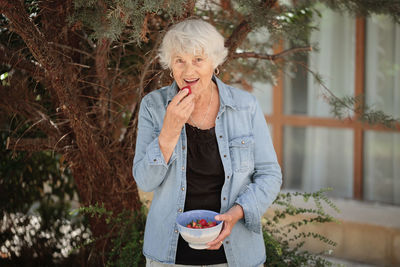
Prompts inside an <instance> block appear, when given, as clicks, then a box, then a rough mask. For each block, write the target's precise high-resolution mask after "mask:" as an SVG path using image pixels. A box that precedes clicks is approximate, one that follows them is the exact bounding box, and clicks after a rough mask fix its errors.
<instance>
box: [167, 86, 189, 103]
mask: <svg viewBox="0 0 400 267" xmlns="http://www.w3.org/2000/svg"><path fill="white" fill-rule="evenodd" d="M188 94H189V89H183V90H180V91H179V92H178V93H177V94H176V96H174V98H172V100H171V103H172V104H175V105H177V104H178V103H179V102H181V101H182V99H184V98H185V96H187V95H188Z"/></svg>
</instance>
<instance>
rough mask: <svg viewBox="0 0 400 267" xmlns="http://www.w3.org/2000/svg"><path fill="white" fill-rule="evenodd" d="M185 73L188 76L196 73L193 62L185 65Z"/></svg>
mask: <svg viewBox="0 0 400 267" xmlns="http://www.w3.org/2000/svg"><path fill="white" fill-rule="evenodd" d="M183 72H184V74H185V75H186V76H188V75H191V74H193V73H194V66H193V63H192V62H188V63H186V64H185V69H184V71H183Z"/></svg>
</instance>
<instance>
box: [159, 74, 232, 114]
mask: <svg viewBox="0 0 400 267" xmlns="http://www.w3.org/2000/svg"><path fill="white" fill-rule="evenodd" d="M212 80H213V81H214V82H215V83H216V84H217V87H218V91H219V98H220V104H221V106H220V109H221V108H225V106H228V107H231V108H233V109H237V107H236V104H235V102H234V101H233V97H232V92H231V90H230V89H229V88H228V85H226V84H225V83H223V82H222V81H221V80H220V79H218V78H217V77H216V76H215V75H213V76H212ZM178 90H179V88H178V85H177V84H176V82H175V81H174V82H173V83H172V84H171V85H170V86H169V88H168V90H167V102H166V105H165V107H167V106H168V104H169V102H171V100H172V98H174V96H175V95H176V94H177V93H178Z"/></svg>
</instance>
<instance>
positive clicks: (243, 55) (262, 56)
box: [232, 46, 312, 61]
mask: <svg viewBox="0 0 400 267" xmlns="http://www.w3.org/2000/svg"><path fill="white" fill-rule="evenodd" d="M310 51H312V47H311V46H306V47H295V48H291V49H287V50H284V51H282V52H280V53H277V54H273V55H270V54H259V53H255V52H243V53H234V54H233V55H232V58H259V59H267V60H271V61H274V60H277V59H279V58H282V57H285V56H287V55H289V54H293V53H298V52H310Z"/></svg>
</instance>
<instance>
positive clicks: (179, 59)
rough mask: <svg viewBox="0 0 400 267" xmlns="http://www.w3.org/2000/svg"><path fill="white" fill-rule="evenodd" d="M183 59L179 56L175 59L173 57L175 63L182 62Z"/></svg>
mask: <svg viewBox="0 0 400 267" xmlns="http://www.w3.org/2000/svg"><path fill="white" fill-rule="evenodd" d="M183 62H184V61H183V59H181V58H177V59H175V63H183Z"/></svg>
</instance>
